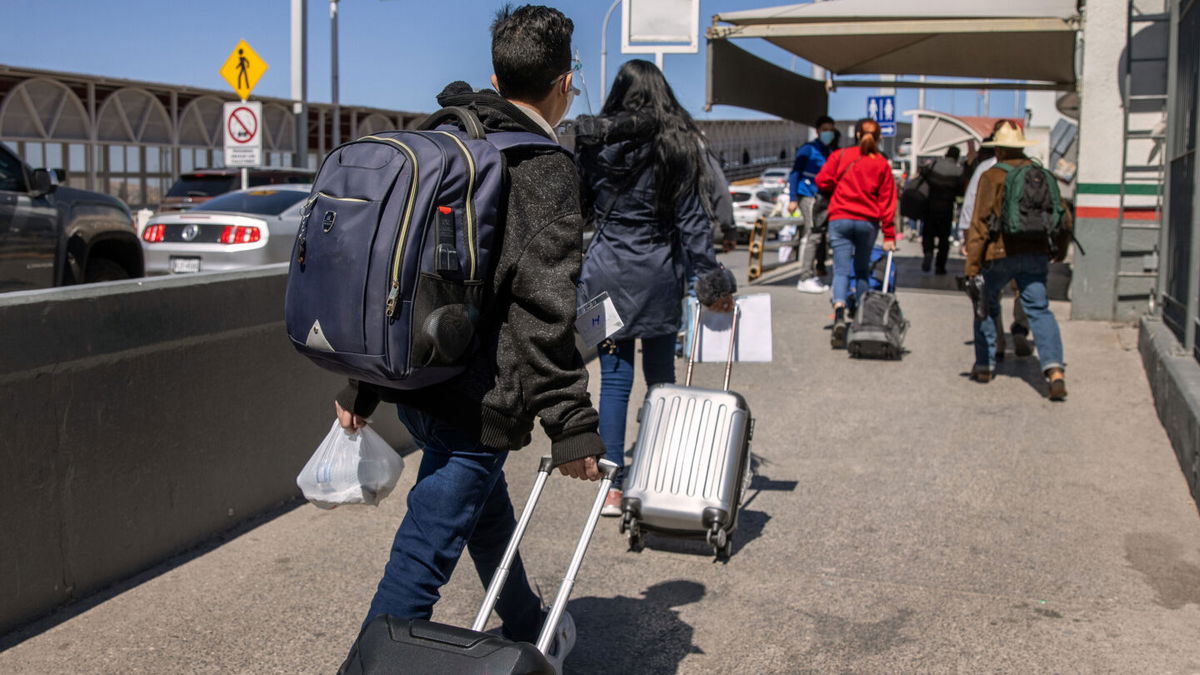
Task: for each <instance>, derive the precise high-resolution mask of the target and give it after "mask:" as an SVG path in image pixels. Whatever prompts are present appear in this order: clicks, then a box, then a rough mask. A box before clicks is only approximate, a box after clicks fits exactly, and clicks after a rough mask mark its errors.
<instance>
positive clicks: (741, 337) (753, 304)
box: [697, 293, 773, 363]
mask: <svg viewBox="0 0 1200 675" xmlns="http://www.w3.org/2000/svg"><path fill="white" fill-rule="evenodd" d="M737 306H738V309H740V310H741V311H742V315H741V317H740V318H739V319H738V334H737V339H736V340H735V341H734V345H733V360H734V361H770V360H771V359H772V356H773V355H772V351H771V296H770V295H768V294H766V293H756V294H754V295H742V296H738V298H737ZM700 324H701V326H700V348H699V350H698V351H699V355H698V356H697V360H698V361H700V362H702V363H707V362H721V363H724V362H725V360H726V359H728V358H729V331H730V329H731V327H732V325H733V313H732V312H713V311H705V312H703V313H701V315H700Z"/></svg>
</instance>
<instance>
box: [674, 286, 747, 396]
mask: <svg viewBox="0 0 1200 675" xmlns="http://www.w3.org/2000/svg"><path fill="white" fill-rule="evenodd" d="M741 315H742V308H741V307H738V304H737V300H734V301H733V324H732V325H731V326H730V327H729V355H728V357H727V358H726V360H725V386H724V389H725V391H729V378H730V376H731V375H732V374H733V349H734V347H736V346H737V331H738V319H739V318H740V317H741ZM699 344H700V301H699V300H697V301H696V327H695V328H694V329H692V349H691V351H690V353H689V354H688V367H687V375H686V376H684V378H683V386H685V387H690V386H692V367H693V366H695V365H696V348H697V346H698V345H699Z"/></svg>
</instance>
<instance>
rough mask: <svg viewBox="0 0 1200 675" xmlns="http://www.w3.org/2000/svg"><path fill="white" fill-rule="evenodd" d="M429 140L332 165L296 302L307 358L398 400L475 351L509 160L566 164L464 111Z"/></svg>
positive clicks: (317, 186) (437, 120)
mask: <svg viewBox="0 0 1200 675" xmlns="http://www.w3.org/2000/svg"><path fill="white" fill-rule="evenodd" d="M449 122H457V124H449ZM422 129H423V130H420V131H388V132H382V133H378V134H374V135H371V136H364V137H363V138H360V139H358V140H355V141H350V142H349V143H346V144H344V145H341V146H339V147H337V148H335V149H334V150H333V151H332V152H330V153H329V155H327V156H326V157H325V160H324V161H323V162H322V164H321V169H320V170H319V171H318V172H317V176H316V179H315V180H314V181H313V190H312V193H311V194H310V195H309V197H308V201H307V202H306V205H305V208H304V210H303V214H302V216H301V219H300V227H299V230H298V232H297V235H296V244H295V247H294V248H293V251H292V260H291V269H290V271H289V273H288V284H287V299H286V301H285V304H284V319H285V323H286V324H287V332H288V337H289V338H291V341H292V344H293V345H294V346H295V348H296V349H297V350H298V351H299V352H300V353H301V354H304V355H305V356H307V357H308V358H310V359H312V360H313V361H314V362H315V363H316V364H317V365H319V366H321V367H323V368H326V369H328V370H331V371H333V372H335V373H339V374H341V375H345V376H347V377H351V378H354V379H357V380H363V381H366V382H373V383H375V384H379V385H382V386H386V387H390V388H393V389H419V388H421V387H426V386H429V385H431V384H436V383H438V382H442V381H445V380H447V379H449V378H451V377H453V376H454V375H457V374H458V373H459V372H461V371H462V369H463V364H464V361H465V358H464V357H466V356H468V355H469V354H470V353H471V351H472V350H473V349H474V348H476V345H477V343H478V340H477V339H476V335H475V333H476V327H477V325H478V322H479V320H480V317H481V316H482V314H483V312H484V303H485V302H486V301H487V295H488V292H489V289H490V280H491V278H492V275H493V273H494V272H495V262H496V259H497V258H498V253H499V246H500V243H501V239H502V232H501V226H502V218H503V217H504V215H503V212H502V209H503V204H504V193H505V191H506V190H507V186H508V181H507V177H506V176H505V172H506V165H505V160H504V156H503V152H504V151H507V150H511V149H514V148H529V147H545V148H547V149H554V150H558V151H562V152H566V151H565V150H564V149H563V148H562V146H560V145H558V144H557V143H555V142H554V141H551V140H550V139H548V138H546V137H544V136H540V135H538V134H534V133H531V132H519V131H518V132H507V131H506V132H498V133H486V132H485V130H484V128H483V124H482V123H480V121H479V118H478V117H476V115H475V114H474V113H473V112H472V111H470V110H468V109H466V108H458V107H452V108H445V109H443V110H440V111H438V112H436V113H434V114H433V115H431V116H430V117H429V119H428V120H426V122H425V123H424V124H423V125H422Z"/></svg>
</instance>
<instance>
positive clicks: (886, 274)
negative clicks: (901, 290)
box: [883, 251, 892, 293]
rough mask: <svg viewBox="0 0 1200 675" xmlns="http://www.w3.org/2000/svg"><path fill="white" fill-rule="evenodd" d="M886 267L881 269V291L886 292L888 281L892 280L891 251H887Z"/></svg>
mask: <svg viewBox="0 0 1200 675" xmlns="http://www.w3.org/2000/svg"><path fill="white" fill-rule="evenodd" d="M887 254H888V261H887V267H885V268H884V270H883V292H884V293H887V292H888V282H889V281H891V280H892V251H888V252H887Z"/></svg>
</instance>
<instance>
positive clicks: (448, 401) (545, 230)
mask: <svg viewBox="0 0 1200 675" xmlns="http://www.w3.org/2000/svg"><path fill="white" fill-rule="evenodd" d="M438 103H440V104H441V105H442V106H451V105H455V106H465V107H469V108H471V109H473V110H474V111H475V112H476V114H478V115H479V118H480V120H481V121H482V122H483V125H484V127H485V128H486V129H487V130H488V131H530V132H533V133H535V134H539V135H542V136H545V135H546V133H545V131H544V130H543V129H542V128H541V127H540V126H538V124H537V123H535V122H534V121H533V120H532V119H530V118H529V117H528V116H527V115H526V114H525V113H524V112H522V110H521V109H520V108H519V107H517V106H515V105H513V104H512V103H510V102H508V101H506V100H505V99H503V98H501V97H500V96H499V95H498V94H497V93H496V92H494V91H491V90H483V91H478V92H476V91H472V90H471V88H470V87H469V86H468V85H467V84H466V83H464V82H455V83H452V84H450V85H449V86H447V87H446V89H445V90H444V91H443V92H442V93H441V94H440V95H439V96H438ZM506 158H507V160H508V170H509V179H510V188H509V193H508V205H507V211H506V215H505V222H504V226H503V228H502V231H503V233H504V234H503V241H502V243H501V248H500V255H499V260H498V263H497V265H496V273H495V276H494V277H493V281H492V300H491V302H490V303H489V310H488V311H489V315H488V316H487V317H486V318H485V320H484V323H483V325H482V327H481V330H480V334H481V336H482V337H483V339H484V340H483V341H484V346H483V348H482V349H480V350H479V351H477V352H476V353H475V355H474V356H473V357H472V359H471V361H470V362H469V364H468V367H467V370H466V372H464V373H463V374H461V375H459V376H458V377H456V378H454V379H452V380H449V381H447V382H444V383H442V384H439V385H435V386H433V387H429V388H426V389H421V390H418V391H399V390H393V389H385V388H382V387H377V386H375V385H372V384H369V383H365V382H361V383H360V382H356V381H353V380H352V381H351V382H350V384H349V386H347V387H346V388H345V389H343V390H342V392H341V393H340V394H339V395H338V397H337V400H338V402H339V403H340V404H341V405H342V407H343V408H345V409H347V410H351V411H353V412H354V413H356V414H358V415H362V416H364V417H365V416H368V415H370V414H371V413H372V412H373V411H374V410H375V407H376V406H377V405H378V404H379V401H380V400H383V401H388V402H393V403H397V404H399V405H403V406H408V407H411V408H415V409H418V410H421V411H423V412H426V413H428V414H429V415H431V416H433V417H435V418H436V419H438V420H440V421H443V422H445V423H447V424H449V425H451V426H452V427H454V428H455V429H457V430H459V431H461V432H465V433H467V434H469V435H470V436H471V437H472V438H474V439H478V441H479V442H480V443H481V444H483V445H486V446H490V447H493V448H496V449H498V450H517V449H520V448H521V447H524V446H525V445H528V444H529V442H530V440H531V438H530V432H531V431H532V429H533V419H534V417H539V418H540V419H541V422H542V428H543V429H544V430H545V431H546V435H547V436H549V437H550V441H551V454H552V455H553V457H554V463H555V465H559V464H563V463H566V462H570V461H573V460H576V459H579V458H582V457H591V456H598V455H602V454H604V445H603V444H602V443H601V441H600V437H599V436H598V435H597V433H596V428H597V423H598V419H599V418H598V415H597V414H596V410H595V408H594V407H593V406H592V402H591V398H590V396H589V394H588V390H587V383H588V375H587V371H586V370H585V369H584V365H583V360H582V358H581V357H580V355H579V352H578V351H577V350H576V348H575V327H574V326H575V310H576V305H575V293H576V291H575V286H576V282H577V281H578V279H579V269H580V263H581V256H582V249H583V219H582V218H581V216H580V211H579V176H578V174H577V173H576V170H575V165H574V162H573V161H572V158H571V156H570V155H569V154H568V153H567V152H565V151H563V152H559V151H556V150H552V149H551V150H547V149H528V150H523V149H514V150H512V151H510V152H507V153H506Z"/></svg>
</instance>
